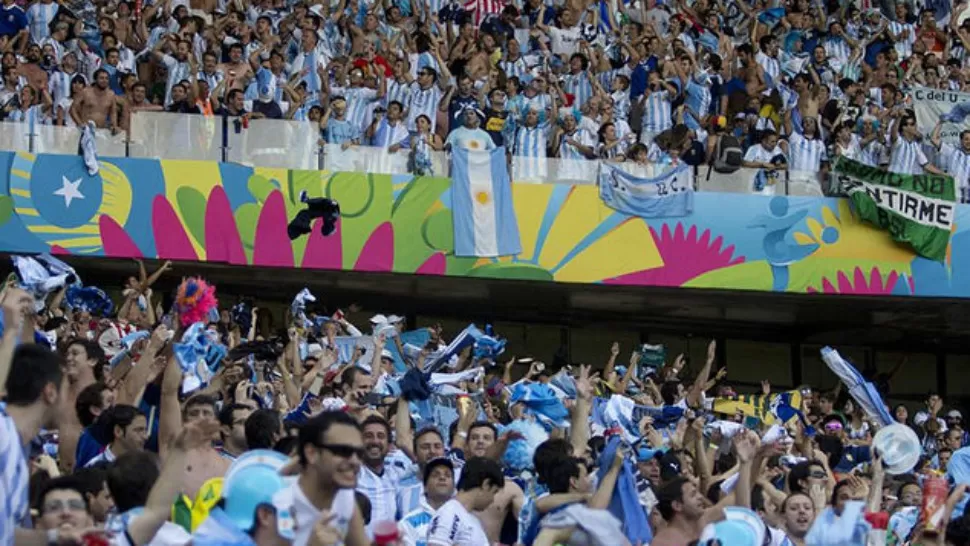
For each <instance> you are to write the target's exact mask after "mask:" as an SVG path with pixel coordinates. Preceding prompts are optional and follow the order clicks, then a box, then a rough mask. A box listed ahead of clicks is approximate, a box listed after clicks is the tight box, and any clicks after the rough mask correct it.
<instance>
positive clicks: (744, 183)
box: [0, 112, 823, 197]
mask: <svg viewBox="0 0 970 546" xmlns="http://www.w3.org/2000/svg"><path fill="white" fill-rule="evenodd" d="M79 138H80V131H79V130H78V129H77V128H75V127H57V126H51V125H33V126H31V125H29V124H25V123H13V122H0V150H10V151H28V152H31V153H53V154H76V153H77V152H78V140H79ZM97 147H98V154H99V155H101V156H105V157H134V158H137V157H141V158H155V159H178V160H197V161H216V162H233V163H239V164H242V165H247V166H255V167H272V168H285V169H304V170H324V171H329V172H338V171H354V172H367V173H374V174H402V175H403V174H408V173H409V172H410V170H409V162H408V154H409V151H408V150H401V151H398V152H396V153H391V152H389V151H387V149H385V148H379V147H371V146H351V147H349V148H344V147H343V146H340V145H334V144H324V143H323V142H322V141H321V140H320V133H319V131H318V129H317V126H316V124H314V123H310V122H305V121H289V120H269V119H249V120H247V121H244V120H243V119H242V118H225V117H211V116H200V115H192V114H171V113H166V112H133V113H132V115H131V125H130V131H129V132H128V133H127V134H126V133H118V134H114V135H112V134H111V133H110V132H109V131H107V130H98V131H97ZM614 165H619V166H620V168H622V169H623V170H626V171H628V172H630V173H631V174H634V175H638V176H643V177H653V176H657V175H659V174H660V173H661V172H662V170H663V169H664V168H665V166H664V165H640V164H636V163H632V162H623V163H614ZM599 166H600V161H598V160H569V159H557V158H545V157H540V158H537V157H520V156H513V157H512V165H511V173H510V174H511V178H512V180H513V181H515V182H516V183H531V184H573V185H577V184H578V185H593V184H596V179H597V175H598V172H599ZM432 169H433V172H434V174H436V175H439V176H446V175H447V173H448V155H447V154H446V153H445V152H433V153H432ZM757 173H758V170H757V169H747V168H741V169H738V170H737V171H735V172H733V173H718V172H714V171H713V170H711V169H710V168H708V167H707V166H701V167H698V168H697V169H696V171H695V175H696V176H695V189H696V190H698V191H705V192H707V191H710V192H726V193H750V194H757V193H761V194H766V195H804V196H819V197H821V196H823V188H822V185H821V184H820V181H819V175H818V173H816V172H808V171H801V172H799V171H782V173H783V174H782V176H780V177H779V178H778V180H777V181H776V182H775V184H774V185H770V186H768V187H767V188H766V189H764V190H762V191H760V192H758V191H755V189H754V179H755V177H756V175H757Z"/></svg>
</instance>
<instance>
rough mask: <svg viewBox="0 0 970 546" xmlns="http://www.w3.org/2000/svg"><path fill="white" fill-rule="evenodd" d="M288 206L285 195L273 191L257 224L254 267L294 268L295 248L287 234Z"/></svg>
mask: <svg viewBox="0 0 970 546" xmlns="http://www.w3.org/2000/svg"><path fill="white" fill-rule="evenodd" d="M288 223H289V220H287V219H286V205H285V204H284V202H283V194H282V193H280V192H279V190H273V191H272V192H271V193H270V194H269V197H267V198H266V202H265V203H263V210H262V211H261V212H260V213H259V221H258V222H256V238H255V240H254V243H253V265H269V266H278V267H293V246H292V245H291V244H290V237H289V236H288V235H287V234H286V224H288Z"/></svg>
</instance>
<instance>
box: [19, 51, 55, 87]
mask: <svg viewBox="0 0 970 546" xmlns="http://www.w3.org/2000/svg"><path fill="white" fill-rule="evenodd" d="M41 59H43V53H42V52H41V49H40V46H39V45H37V44H34V45H32V46H30V47H28V48H27V62H25V63H21V65H20V68H19V69H18V70H19V71H20V75H22V76H24V77H25V78H27V83H28V84H30V86H31V87H33V88H34V89H47V85H48V82H49V81H50V76H48V74H47V70H45V69H44V68H43V67H41V66H40V61H41Z"/></svg>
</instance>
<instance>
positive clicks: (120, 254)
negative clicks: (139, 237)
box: [98, 214, 142, 258]
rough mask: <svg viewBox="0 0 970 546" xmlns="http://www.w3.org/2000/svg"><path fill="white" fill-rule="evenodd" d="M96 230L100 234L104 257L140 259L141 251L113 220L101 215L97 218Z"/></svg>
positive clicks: (123, 229)
mask: <svg viewBox="0 0 970 546" xmlns="http://www.w3.org/2000/svg"><path fill="white" fill-rule="evenodd" d="M98 230H99V231H100V232H101V245H102V246H103V247H104V255H105V256H107V257H109V258H141V257H142V256H141V250H139V249H138V245H136V244H135V242H134V241H132V240H131V237H129V236H128V233H127V232H126V231H125V228H123V227H121V226H120V225H118V222H115V220H114V218H112V217H110V216H108V215H107V214H102V215H101V217H100V218H98Z"/></svg>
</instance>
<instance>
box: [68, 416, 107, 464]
mask: <svg viewBox="0 0 970 546" xmlns="http://www.w3.org/2000/svg"><path fill="white" fill-rule="evenodd" d="M92 426H93V425H92ZM91 428H92V427H85V428H84V432H82V433H81V437H80V438H78V440H77V448H76V449H75V450H74V468H84V467H85V466H87V464H88V461H90V460H91V459H93V458H95V457H97V456H98V454H99V453H101V452H102V451H104V446H103V445H101V442H99V441H98V440H97V438H95V437H94V433H93V432H92V431H91Z"/></svg>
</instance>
